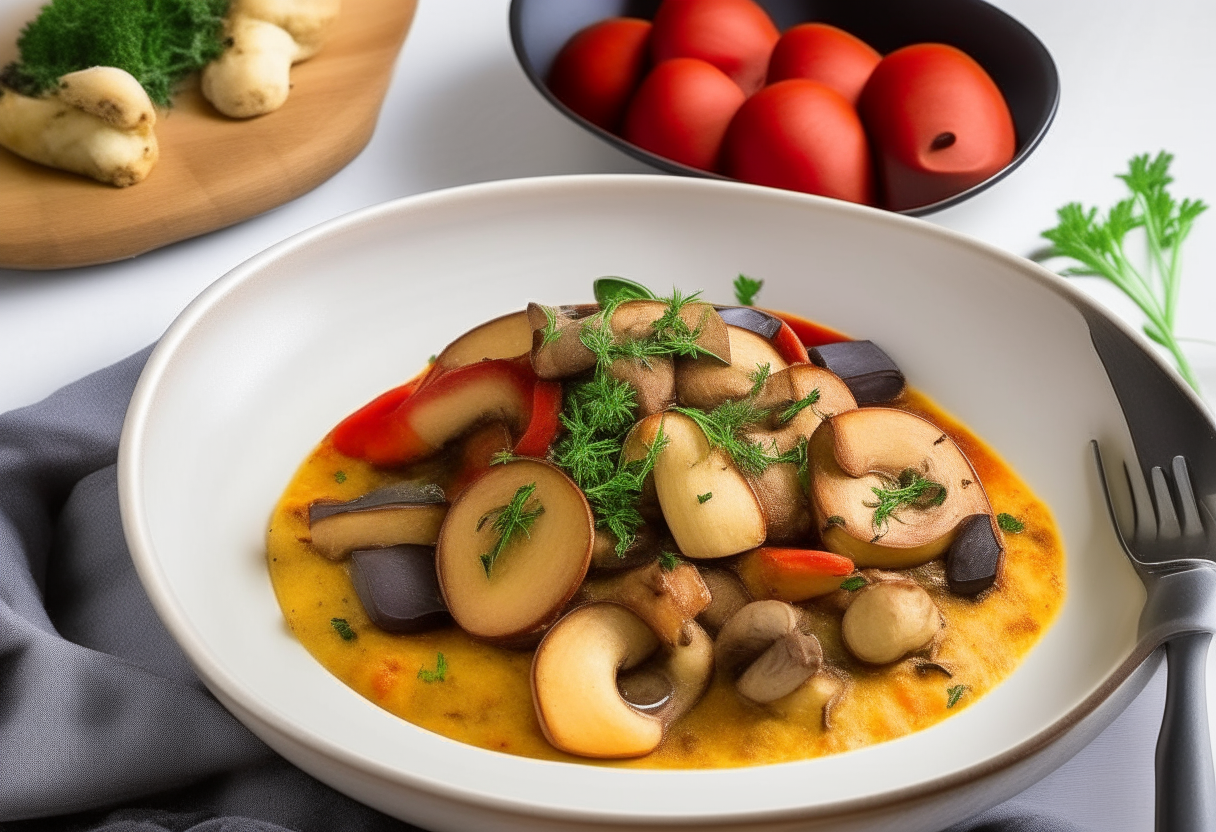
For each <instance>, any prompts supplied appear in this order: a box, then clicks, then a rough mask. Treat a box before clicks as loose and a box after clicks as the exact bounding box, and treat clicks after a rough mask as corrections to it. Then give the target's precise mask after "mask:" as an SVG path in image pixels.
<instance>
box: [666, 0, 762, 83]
mask: <svg viewBox="0 0 1216 832" xmlns="http://www.w3.org/2000/svg"><path fill="white" fill-rule="evenodd" d="M780 36H781V33H780V32H779V31H778V30H777V27H776V26H775V25H774V24H773V21H772V20H771V19H770V18H769V16H768V12H766V11H765V10H764V9H762V8H761V7H760V6H759V5H757V4H756V3H755V2H753V0H664V2H663V4H662V5H661V6H659V10H658V11H657V12H655V15H654V31H653V32H652V34H651V38H650V52H651V55H652V56H653V57H654V62H655V63H656V64H657V63H659V62H660V61H666V60H670V59H672V58H700V59H701V60H703V61H708V62H709V63H711V64H713V65H714V66H716V67H717V68H718V69H720V70H722V71H723V72H725V73H726V74H727V75H729V76H730V77H731V79H732V80H734V82H735V83H736V84H738V85H739V87H740V88H741V89H742V90H743V91H744V92H745V93H747V94H748V95H751V94H752V93H753V92H755V91H756V90H758V89H760V87H762V86H763V85H764V76H765V74H766V73H767V71H768V59H769V55H770V54H771V53H772V51H773V46H774V45H775V44H776V43H777V39H778V38H779V37H780Z"/></svg>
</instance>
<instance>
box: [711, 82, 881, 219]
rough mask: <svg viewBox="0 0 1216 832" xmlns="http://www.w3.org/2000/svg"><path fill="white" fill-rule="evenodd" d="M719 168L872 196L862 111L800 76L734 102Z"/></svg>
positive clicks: (802, 187)
mask: <svg viewBox="0 0 1216 832" xmlns="http://www.w3.org/2000/svg"><path fill="white" fill-rule="evenodd" d="M722 170H723V173H725V174H726V175H728V176H733V177H735V178H736V179H742V180H743V181H744V182H751V183H753V184H756V185H769V186H771V187H774V188H786V189H788V190H791V191H804V192H806V193H810V194H819V195H820V196H830V197H835V198H837V199H845V200H848V201H850V202H861V203H866V204H871V203H873V201H874V200H873V197H874V174H873V170H872V166H871V163H870V148H869V144H868V142H867V141H866V134H865V130H863V129H862V126H861V119H859V118H858V117H857V112H856V111H855V110H854V109H853V107H852V105H850V104H849V102H848V101H846V100H845V99H844V96H842V95H841V94H840V93H838V92H836V91H835V90H833V89H831V88H830V87H827V86H825V85H823V84H821V83H819V82H818V81H808V80H806V79H804V78H791V79H789V80H787V81H778V82H777V83H776V84H772V85H770V86H767V87H765V88H764V89H762V90H760V92H758V93H756V94H755V95H753V96H752V97H751V98H749V99H748V100H747V101H746V102H745V103H744V104H743V106H742V107H740V108H739V112H738V113H736V114H735V118H734V120H732V121H731V123H730V128H729V129H728V130H727V132H726V139H725V141H724V142H723V143H722Z"/></svg>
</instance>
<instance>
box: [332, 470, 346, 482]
mask: <svg viewBox="0 0 1216 832" xmlns="http://www.w3.org/2000/svg"><path fill="white" fill-rule="evenodd" d="M334 482H336V483H337V484H338V485H341V484H342V483H344V482H346V472H345V471H335V472H334Z"/></svg>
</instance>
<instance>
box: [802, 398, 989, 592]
mask: <svg viewBox="0 0 1216 832" xmlns="http://www.w3.org/2000/svg"><path fill="white" fill-rule="evenodd" d="M808 452H809V456H810V470H811V471H812V476H811V483H810V486H811V487H810V496H811V504H812V507H813V508H814V510H815V516H816V520H817V522H818V523H819V526H820V528H821V529H822V530H823V542H824V546H825V547H826V548H828V549H830V550H831V551H833V552H837V553H838V554H842V555H847V556H848V557H850V558H852V559H853V561H854V562H855V563H856V564H857V565H858V566H859V567H867V566H877V567H881V568H885V569H905V568H909V567H913V566H917V565H919V564H922V563H926V562H928V561H930V560H932V559H933V558H936V557H938V556H939V555H941V554H942V553H943V552H945V551H946V549H947V548H948V547H949V546H950V544H951V543H952V542H953V540H954V538H955V536H956V535H957V534H958V530H959V527H960V524H961V522H962V520H963V519H964V518H965V517H968V516H970V515H972V514H989V515H990V514H992V508H991V506H990V505H989V503H988V497H987V496H986V495H985V493H984V487H983V486H982V485H981V484H980V482H979V478H978V477H977V476H976V474H975V470H974V469H973V468H972V467H971V463H970V462H969V461H968V460H967V457H965V456H964V455H963V452H962V451H961V450H960V449H959V447H958V446H957V445H955V444H954V442H953V441H952V440H951V439H950V437H949V436H947V435H946V434H945V433H944V432H943V431H942V430H941V429H940V428H938V427H937V426H935V425H933V424H932V423H931V422H928V421H926V420H925V419H922V418H920V417H919V416H915V415H913V414H911V413H907V412H905V411H902V410H893V409H890V408H882V407H864V408H860V409H858V410H851V411H849V412H847V413H841V414H840V415H838V416H835V417H833V418H832V419H830V420H828V421H827V422H824V424H823V425H822V426H821V427H820V428H819V430H817V431H816V432H815V434H814V436H812V437H811V441H810V445H809V449H808ZM910 485H916V486H917V487H916V488H914V489H913V490H912V491H911V492H907V493H906V495H905V496H906V497H907V499H895V498H890V499H888V500H887V501H886V509H884V511H886V516H885V517H884V516H882V515H880V514H879V513H878V511H877V509H878V507H879V504H880V503H882V502H883V501H882V498H881V497H880V495H879V494H878V493H877V492H876V491H875V489H879V490H880V491H883V492H886V493H887V495H888V497H889V496H890V494H891V493H893V492H895V491H896V490H899V489H905V490H906V488H907V487H908V486H910ZM887 509H889V511H887Z"/></svg>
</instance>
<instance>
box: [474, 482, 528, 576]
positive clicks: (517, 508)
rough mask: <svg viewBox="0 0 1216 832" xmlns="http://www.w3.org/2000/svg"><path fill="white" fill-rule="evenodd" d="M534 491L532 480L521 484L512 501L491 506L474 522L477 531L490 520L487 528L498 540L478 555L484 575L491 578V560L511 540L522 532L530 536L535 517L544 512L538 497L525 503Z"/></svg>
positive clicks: (497, 555) (501, 551)
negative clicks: (503, 504) (530, 504)
mask: <svg viewBox="0 0 1216 832" xmlns="http://www.w3.org/2000/svg"><path fill="white" fill-rule="evenodd" d="M535 490H536V483H534V482H533V483H529V484H528V485H521V486H520V487H519V488H517V489H515V494H514V496H512V497H511V502H509V503H507V504H506V505H505V506H499V507H498V508H493V509H490V510H489V511H487V512H486V513H485V514H483V515H482V516H481V519H480V520H478V521H477V531H481V529H482V527H483V526H485V524H486V523H489V524H490V528H491V529H492V530H493V531H496V532H498V540H497V541H496V542H495V543H494V546H493V547H492V548H491V549H490V551H488V552H486V553H485V554H483V555H482V556H481V565H482V567H483V568H484V569H485V570H486V577H487V578H489V577H490V570H491V569H492V568H493V567H494V561H496V560H498V557H499V555H501V554H502V553H503V552H504V551H505V550H506V548H507V546H508V545H510V543H511V541H512V540H516V539H518V537H519V535H521V534H522V535H523V536H524V537H531V536H532V525H533V524H534V523H535V522H536V518H537V517H540V516H541V515H542V514H544V513H545V507H544V506H543V505H541V503H540V500H535V501H533V505H532V507H528V505H527V502H528V500H529V499H531V498H532V492H534V491H535Z"/></svg>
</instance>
